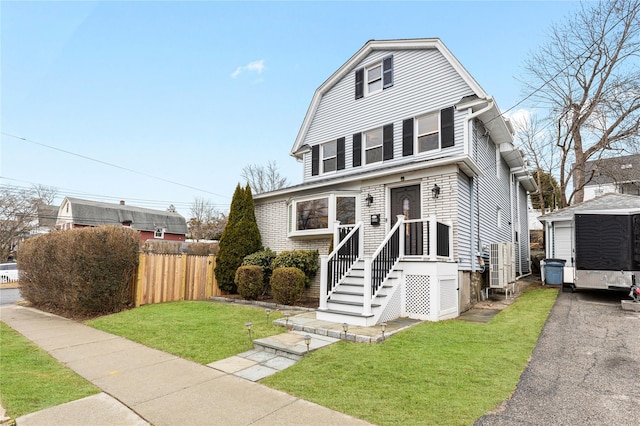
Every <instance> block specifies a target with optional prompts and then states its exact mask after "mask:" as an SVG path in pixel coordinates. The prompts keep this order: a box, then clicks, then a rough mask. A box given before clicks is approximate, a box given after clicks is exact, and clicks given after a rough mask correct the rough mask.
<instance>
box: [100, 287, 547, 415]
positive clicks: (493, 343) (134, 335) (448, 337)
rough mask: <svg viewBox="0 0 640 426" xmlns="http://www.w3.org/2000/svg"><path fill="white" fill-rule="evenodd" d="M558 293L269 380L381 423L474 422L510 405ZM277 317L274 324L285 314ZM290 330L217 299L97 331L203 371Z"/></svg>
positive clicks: (152, 310) (425, 328) (136, 316)
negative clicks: (250, 325)
mask: <svg viewBox="0 0 640 426" xmlns="http://www.w3.org/2000/svg"><path fill="white" fill-rule="evenodd" d="M557 294H558V291H557V289H551V288H546V289H540V288H538V289H532V290H530V291H526V292H525V293H524V294H523V295H522V296H520V297H519V298H518V300H517V301H516V302H514V303H513V304H512V305H511V306H509V307H508V308H507V309H505V310H504V311H502V312H501V313H500V314H498V315H497V316H496V317H495V318H494V319H493V320H492V321H491V322H489V323H486V324H480V323H469V322H465V321H461V320H449V321H442V322H437V323H431V322H425V323H422V324H420V325H418V326H415V327H412V328H411V329H409V330H407V331H404V332H401V333H398V334H396V335H394V336H392V337H390V338H388V339H387V341H386V342H384V343H383V344H354V343H352V342H351V343H348V342H338V343H336V344H334V345H331V346H329V347H327V348H324V349H322V350H319V351H317V352H313V353H311V354H310V355H309V356H306V357H304V358H303V359H302V360H300V362H298V363H296V364H295V365H293V366H292V367H290V368H288V369H286V370H284V371H282V372H280V373H278V374H276V375H274V376H270V377H267V378H265V379H263V380H262V383H264V384H266V385H268V386H271V387H274V388H276V389H280V390H283V391H285V392H288V393H291V394H293V395H296V396H299V397H301V398H304V399H307V400H310V401H313V402H316V403H318V404H320V405H324V406H327V407H330V408H333V409H335V410H338V411H341V412H344V413H347V414H350V415H352V416H354V417H358V418H361V419H364V420H367V421H370V422H372V423H376V424H381V425H393V424H398V425H405V424H428V425H438V424H442V425H469V424H472V423H473V422H474V421H475V420H476V419H477V418H478V417H480V416H482V415H483V414H485V413H487V412H488V411H490V410H492V409H494V408H495V407H496V406H497V405H498V404H500V403H501V402H502V401H503V400H505V399H506V398H508V397H509V396H510V395H511V393H512V392H513V390H514V389H515V386H516V384H517V382H518V379H519V377H520V374H521V373H522V371H523V369H524V368H525V366H526V365H527V362H528V360H529V357H530V355H531V352H532V350H533V348H534V347H535V345H536V342H537V340H538V335H539V334H540V331H541V329H542V326H543V325H544V322H545V321H546V319H547V316H548V314H549V312H550V310H551V307H552V306H553V303H554V301H555V299H556V296H557ZM280 316H281V315H280V313H279V312H274V313H272V314H271V320H273V319H275V318H278V317H280ZM248 321H251V322H252V323H253V337H254V338H259V337H265V336H267V335H273V334H277V333H280V332H283V331H284V329H283V328H281V327H275V326H273V325H272V324H271V323H269V324H267V322H266V315H265V311H264V309H260V308H253V307H244V306H237V305H226V304H218V303H211V302H174V303H164V304H158V305H147V306H143V307H141V308H137V309H133V310H131V311H127V312H121V313H119V314H115V315H110V316H106V317H102V318H98V319H96V320H92V321H89V322H88V324H89V325H91V326H93V327H96V328H99V329H101V330H105V331H108V332H111V333H114V334H118V335H121V336H124V337H127V338H129V339H131V340H135V341H138V342H141V343H143V344H145V345H148V346H151V347H155V348H158V349H161V350H163V351H167V352H170V353H173V354H175V355H178V356H181V357H184V358H188V359H191V360H194V361H197V362H200V363H203V364H206V363H210V362H213V361H217V360H220V359H223V358H226V357H229V356H232V355H236V354H238V353H240V352H243V351H246V350H248V349H250V348H251V343H250V342H249V340H248V335H247V331H246V329H245V327H244V324H245V323H246V322H248Z"/></svg>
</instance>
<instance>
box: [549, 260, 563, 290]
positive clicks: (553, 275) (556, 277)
mask: <svg viewBox="0 0 640 426" xmlns="http://www.w3.org/2000/svg"><path fill="white" fill-rule="evenodd" d="M566 262H567V261H566V260H564V259H545V260H544V281H545V282H546V283H547V284H553V285H562V281H563V279H562V278H563V270H564V264H565V263H566Z"/></svg>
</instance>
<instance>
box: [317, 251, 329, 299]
mask: <svg viewBox="0 0 640 426" xmlns="http://www.w3.org/2000/svg"><path fill="white" fill-rule="evenodd" d="M328 269H329V256H327V255H326V254H322V255H320V307H319V308H320V309H323V310H326V309H327V270H328Z"/></svg>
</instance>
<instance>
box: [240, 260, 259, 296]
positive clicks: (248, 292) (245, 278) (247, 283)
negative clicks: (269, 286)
mask: <svg viewBox="0 0 640 426" xmlns="http://www.w3.org/2000/svg"><path fill="white" fill-rule="evenodd" d="M235 283H236V286H237V287H238V294H239V295H240V296H242V298H243V299H247V300H256V299H257V298H258V296H260V295H261V294H262V290H263V288H264V278H263V274H262V268H261V267H260V266H258V265H246V266H241V267H239V268H238V269H237V270H236V278H235Z"/></svg>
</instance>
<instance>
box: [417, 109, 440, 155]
mask: <svg viewBox="0 0 640 426" xmlns="http://www.w3.org/2000/svg"><path fill="white" fill-rule="evenodd" d="M416 121H417V122H418V135H417V136H418V152H426V151H433V150H436V149H439V148H440V113H439V112H434V113H431V114H427V115H423V116H422V117H418V119H417V120H416Z"/></svg>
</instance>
